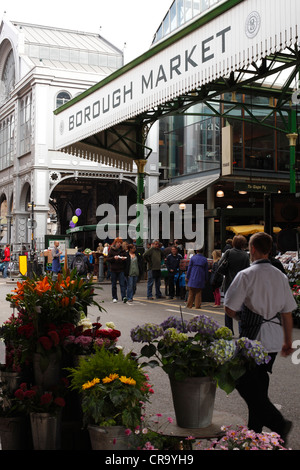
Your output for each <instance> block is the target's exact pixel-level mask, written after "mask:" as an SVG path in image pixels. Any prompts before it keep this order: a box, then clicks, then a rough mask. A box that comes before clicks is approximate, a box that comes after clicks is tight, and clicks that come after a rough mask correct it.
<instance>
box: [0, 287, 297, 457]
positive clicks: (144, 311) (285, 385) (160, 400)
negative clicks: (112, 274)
mask: <svg viewBox="0 0 300 470" xmlns="http://www.w3.org/2000/svg"><path fill="white" fill-rule="evenodd" d="M15 286H16V282H15V281H13V280H5V279H2V278H0V305H1V309H0V324H2V322H3V321H5V320H7V319H8V318H9V316H10V315H11V313H12V309H11V307H10V305H9V302H7V301H6V300H5V298H6V295H7V294H8V293H9V292H11V291H12V290H13V289H14V288H15ZM95 287H96V292H97V297H96V300H97V301H99V302H100V303H101V306H102V307H103V309H105V310H103V311H101V312H99V310H98V308H96V307H94V306H93V307H89V309H88V317H89V318H90V319H91V320H92V321H95V320H96V319H97V318H98V317H100V322H101V323H102V324H103V325H104V324H105V323H106V322H107V321H113V322H114V324H115V326H116V328H117V329H119V330H120V331H121V337H120V338H119V344H120V345H121V346H122V347H123V348H124V350H125V351H126V352H129V351H131V350H132V351H134V352H137V353H138V352H139V349H140V347H141V345H140V344H139V343H133V342H132V341H131V338H130V331H131V329H132V328H134V327H135V326H137V325H141V324H143V323H146V322H153V323H161V322H162V321H163V320H164V319H166V318H168V317H169V316H171V315H175V316H178V317H180V312H182V315H183V318H184V319H190V318H191V317H192V316H197V315H199V314H200V313H201V314H204V315H207V316H210V317H212V318H213V319H215V320H216V321H218V322H219V323H220V325H222V326H223V325H224V309H223V307H221V308H214V307H213V303H210V302H203V303H202V308H201V310H195V309H187V308H186V307H185V303H184V301H183V300H179V299H173V300H170V299H169V298H167V297H166V298H163V299H159V300H156V299H155V300H148V299H147V296H146V293H147V290H146V289H147V285H146V282H145V281H141V282H140V283H138V286H137V292H136V295H135V297H134V301H133V302H132V303H123V302H121V301H120V300H119V301H118V303H113V302H112V297H111V284H110V282H109V281H106V282H103V283H100V284H98V283H95ZM162 293H163V294H164V290H163V289H162ZM118 295H119V298H120V291H119V286H118ZM235 334H236V335H237V334H238V328H237V323H236V324H235ZM293 339H294V340H300V329H298V328H294V331H293ZM298 356H299V355H298ZM0 363H4V345H3V343H1V342H0ZM299 371H300V364H299V365H296V364H293V363H292V360H291V357H288V358H283V357H281V356H280V355H278V358H277V359H276V361H275V365H274V369H273V374H272V375H271V377H270V389H269V396H270V399H271V401H272V402H273V403H274V404H276V406H278V408H280V410H281V412H282V413H283V415H284V416H285V418H286V419H289V420H291V421H292V422H293V428H292V431H291V433H290V434H289V439H288V446H289V448H291V449H293V450H300V438H299V436H300V400H299ZM147 372H149V376H150V383H152V384H153V388H154V392H155V393H154V394H153V395H152V398H151V403H150V404H148V405H147V413H149V414H156V413H161V414H164V415H168V416H172V415H174V410H173V405H172V399H171V391H170V385H169V381H168V377H167V375H166V374H165V373H164V372H163V371H162V370H161V368H159V367H156V368H154V369H150V370H149V371H147ZM215 409H216V410H218V411H220V412H226V413H228V415H230V414H231V415H232V416H234V418H235V421H238V422H239V423H240V424H243V425H246V424H247V414H248V413H247V407H246V405H245V403H244V401H243V400H242V398H241V397H240V396H239V394H238V392H236V391H235V390H234V391H233V392H232V393H231V394H229V395H226V393H225V392H224V391H223V390H220V389H217V394H216V403H215ZM236 418H237V419H236ZM225 424H230V423H225ZM265 430H266V431H268V429H265Z"/></svg>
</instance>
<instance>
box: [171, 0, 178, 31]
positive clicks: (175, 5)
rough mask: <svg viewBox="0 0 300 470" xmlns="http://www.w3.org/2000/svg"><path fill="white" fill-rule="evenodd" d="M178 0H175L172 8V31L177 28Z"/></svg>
mask: <svg viewBox="0 0 300 470" xmlns="http://www.w3.org/2000/svg"><path fill="white" fill-rule="evenodd" d="M176 8H177V2H176V1H175V2H174V3H173V5H172V6H171V9H170V22H171V31H174V29H176V28H177V12H176Z"/></svg>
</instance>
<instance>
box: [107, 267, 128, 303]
mask: <svg viewBox="0 0 300 470" xmlns="http://www.w3.org/2000/svg"><path fill="white" fill-rule="evenodd" d="M110 277H111V291H112V298H113V299H116V300H118V294H117V281H118V280H119V284H120V291H121V296H122V300H123V299H124V297H126V281H125V274H124V273H123V271H122V272H120V273H114V272H111V273H110Z"/></svg>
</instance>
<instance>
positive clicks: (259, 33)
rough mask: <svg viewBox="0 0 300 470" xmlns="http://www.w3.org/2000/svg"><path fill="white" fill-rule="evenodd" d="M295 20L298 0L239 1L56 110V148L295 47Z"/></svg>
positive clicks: (296, 36) (298, 8)
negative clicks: (165, 46)
mask: <svg viewBox="0 0 300 470" xmlns="http://www.w3.org/2000/svg"><path fill="white" fill-rule="evenodd" d="M270 12H272V15H270ZM299 18H300V2H299V0H286V1H285V2H282V1H281V0H263V1H257V0H244V1H243V2H241V3H239V4H238V5H236V6H235V7H233V8H231V9H230V10H228V11H226V12H225V13H224V14H223V15H221V16H218V17H216V18H215V19H213V20H211V21H210V22H208V23H206V24H204V25H203V26H202V27H201V28H199V29H197V30H195V31H193V32H191V33H190V34H188V35H186V36H184V37H183V38H181V39H179V40H178V41H176V42H174V43H173V44H171V45H170V46H169V47H167V48H165V49H163V50H161V51H159V52H158V53H156V54H155V55H153V56H151V57H150V58H149V59H146V60H144V61H143V62H141V63H139V64H137V65H135V66H134V67H132V68H130V67H129V70H128V67H125V68H124V73H122V74H121V75H119V76H117V77H116V78H114V79H112V80H111V81H110V80H108V82H107V79H106V80H105V84H104V85H103V86H102V85H101V82H100V84H98V86H97V85H96V86H95V89H94V91H93V92H91V93H90V94H87V96H85V97H83V98H82V99H81V100H79V101H78V102H76V103H74V104H73V105H71V106H69V107H67V108H66V109H65V110H63V111H61V112H59V113H58V114H57V115H56V116H55V146H56V149H61V148H64V147H66V146H68V145H71V144H74V143H76V142H78V141H80V140H82V139H84V138H86V137H88V136H90V135H94V134H96V133H97V132H101V131H102V130H105V129H108V128H109V127H112V126H114V125H116V124H118V123H120V122H122V121H125V120H127V119H130V118H132V117H134V116H137V115H139V114H141V113H142V112H144V111H146V110H148V109H149V110H150V109H151V108H153V107H155V106H158V105H160V104H163V103H165V102H167V101H170V100H172V99H173V98H175V97H178V96H180V95H182V94H184V93H187V92H189V91H193V90H194V89H195V88H197V87H200V86H202V85H204V84H205V83H209V82H210V81H212V80H215V79H217V78H219V77H221V76H228V74H229V73H230V72H231V71H234V70H237V69H239V68H240V67H243V66H245V65H248V64H251V63H252V62H253V61H257V60H259V59H261V58H263V57H266V56H267V55H268V54H270V53H274V52H278V51H280V50H283V49H285V48H286V47H287V46H291V45H293V44H295V43H296V41H297V40H298V39H297V38H298V32H297V23H299ZM112 77H113V76H112ZM106 82H107V83H106Z"/></svg>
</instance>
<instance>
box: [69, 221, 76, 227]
mask: <svg viewBox="0 0 300 470" xmlns="http://www.w3.org/2000/svg"><path fill="white" fill-rule="evenodd" d="M69 226H70V227H71V228H74V227H75V224H74V222H72V220H71V222H70V223H69Z"/></svg>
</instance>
